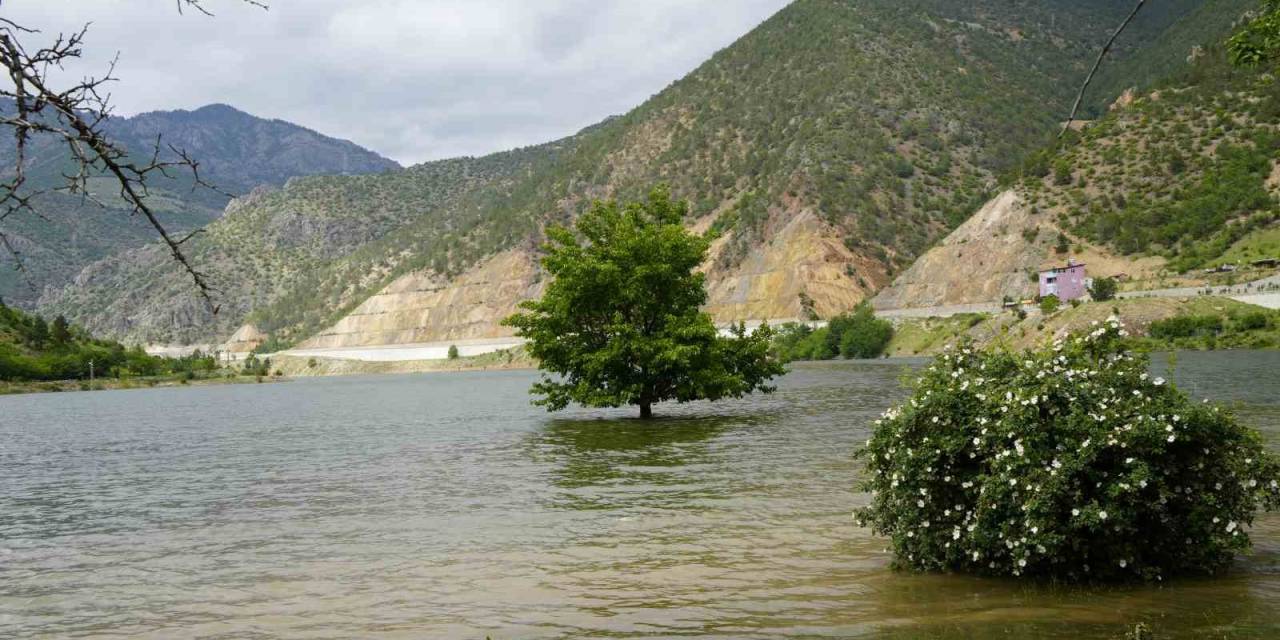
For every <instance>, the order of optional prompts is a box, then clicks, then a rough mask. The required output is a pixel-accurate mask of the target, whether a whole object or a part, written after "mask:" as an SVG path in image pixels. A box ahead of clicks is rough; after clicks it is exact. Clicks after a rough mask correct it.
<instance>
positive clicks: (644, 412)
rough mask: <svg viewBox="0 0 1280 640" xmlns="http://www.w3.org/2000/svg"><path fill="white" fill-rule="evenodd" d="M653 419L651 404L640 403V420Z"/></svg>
mask: <svg viewBox="0 0 1280 640" xmlns="http://www.w3.org/2000/svg"><path fill="white" fill-rule="evenodd" d="M652 417H653V404H651V403H649V402H644V401H642V402H641V403H640V418H641V419H644V420H648V419H649V418H652Z"/></svg>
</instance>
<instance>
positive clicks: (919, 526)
mask: <svg viewBox="0 0 1280 640" xmlns="http://www.w3.org/2000/svg"><path fill="white" fill-rule="evenodd" d="M1125 342H1126V338H1125V332H1124V331H1123V329H1121V328H1120V324H1119V322H1118V321H1117V320H1116V319H1114V318H1112V319H1110V320H1108V321H1107V322H1106V323H1104V324H1101V325H1098V326H1096V327H1095V330H1094V331H1092V332H1091V333H1087V334H1079V335H1073V336H1071V337H1069V338H1068V339H1066V340H1062V341H1058V342H1055V343H1054V344H1052V345H1050V346H1046V347H1045V348H1043V349H1041V350H1039V351H1029V352H1024V353H1015V352H1011V351H1007V350H1001V349H996V350H990V351H980V350H977V349H974V348H973V347H972V346H970V345H962V346H960V347H958V348H955V349H953V350H951V351H949V352H947V353H946V354H944V355H942V356H939V357H938V358H937V359H936V360H935V361H934V362H933V364H932V365H931V366H930V367H929V368H928V369H926V370H925V372H924V374H923V376H922V377H921V378H920V380H919V384H918V386H917V387H916V389H915V393H914V395H913V396H912V398H911V399H910V401H908V402H907V403H905V404H903V405H902V406H901V407H898V408H894V409H891V410H889V411H888V412H886V413H885V415H884V417H883V418H881V419H880V420H877V421H876V423H875V424H876V426H875V432H874V434H873V436H872V438H871V439H870V440H868V442H867V447H866V448H865V449H863V450H862V451H861V452H860V453H859V455H860V456H861V457H862V458H864V459H865V460H866V461H867V472H868V475H869V479H868V480H867V481H866V489H868V490H870V491H872V492H873V497H872V502H871V505H870V506H868V507H866V508H864V509H861V510H859V511H858V512H857V513H855V514H854V517H855V518H857V519H858V520H859V521H860V522H861V523H862V524H864V525H865V526H871V527H872V528H873V529H874V530H875V531H876V532H877V533H878V534H883V535H887V536H889V537H890V538H891V539H892V546H893V550H894V553H895V556H896V560H895V563H896V564H897V565H898V566H903V567H908V568H913V569H919V570H955V571H966V572H974V573H984V574H993V575H1015V576H1052V577H1055V578H1063V579H1069V580H1126V579H1146V580H1159V579H1163V578H1164V577H1165V576H1170V575H1174V574H1181V573H1206V572H1207V573H1212V572H1215V571H1218V570H1220V569H1223V568H1224V567H1226V566H1227V565H1228V564H1229V563H1230V561H1231V559H1232V556H1233V554H1234V553H1235V552H1237V551H1240V550H1243V549H1245V548H1247V547H1248V546H1249V536H1248V533H1247V527H1248V526H1249V525H1250V524H1251V523H1252V521H1253V516H1254V513H1255V512H1256V511H1257V510H1258V509H1259V508H1260V507H1266V508H1276V507H1278V506H1280V488H1278V487H1277V477H1278V476H1280V463H1278V462H1277V460H1276V459H1275V458H1274V457H1273V456H1271V455H1270V454H1268V453H1267V452H1266V451H1265V450H1264V449H1263V446H1262V442H1261V439H1260V436H1259V435H1258V434H1257V432H1255V431H1253V430H1251V429H1249V428H1246V427H1243V426H1241V425H1240V424H1239V423H1237V422H1236V420H1235V419H1234V418H1233V417H1232V416H1231V414H1230V413H1228V412H1226V411H1224V410H1222V409H1220V408H1218V407H1216V406H1212V405H1209V404H1207V403H1205V404H1195V403H1193V402H1191V401H1190V400H1189V399H1187V397H1186V396H1185V395H1183V394H1182V393H1180V392H1179V391H1177V390H1176V389H1174V388H1173V387H1172V385H1169V384H1166V383H1165V381H1164V380H1162V379H1159V378H1152V377H1150V376H1149V375H1148V373H1147V360H1146V358H1145V357H1138V356H1135V355H1133V354H1131V353H1128V352H1127V351H1126V350H1125V346H1124V345H1125Z"/></svg>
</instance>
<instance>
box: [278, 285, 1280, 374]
mask: <svg viewBox="0 0 1280 640" xmlns="http://www.w3.org/2000/svg"><path fill="white" fill-rule="evenodd" d="M1199 295H1215V296H1225V297H1229V298H1232V299H1235V300H1240V301H1242V302H1248V303H1251V304H1256V305H1259V306H1263V307H1267V308H1269V309H1280V274H1277V275H1274V276H1271V277H1268V278H1263V279H1261V280H1255V281H1253V282H1250V283H1246V284H1241V285H1235V286H1230V287H1212V288H1208V289H1206V288H1204V287H1201V288H1195V287H1181V288H1174V289H1153V290H1150V291H1129V292H1125V293H1121V294H1119V297H1121V298H1146V297H1156V298H1189V297H1194V296H1199ZM1002 309H1003V305H1001V303H999V302H987V303H980V304H960V305H949V306H941V307H917V308H908V309H882V310H878V311H876V315H877V316H879V317H881V318H889V319H901V318H945V317H949V316H954V315H957V314H961V313H998V312H1000V311H1001V310H1002ZM796 321H797V320H796V319H795V318H779V319H774V320H769V321H768V322H769V324H771V325H773V326H777V325H780V324H783V323H786V322H796ZM761 322H762V321H760V320H752V321H748V322H747V323H746V324H747V328H748V329H752V330H754V329H755V328H756V327H759V326H760V324H761ZM808 324H809V325H810V326H812V327H814V328H818V327H823V326H826V324H827V323H825V322H822V321H817V322H809V323H808ZM720 333H721V334H722V335H726V334H728V328H727V327H721V331H720ZM521 344H524V340H522V339H520V338H490V339H482V340H454V341H442V342H419V343H414V344H397V345H384V346H376V347H335V348H326V349H290V350H288V351H284V352H282V353H283V354H284V355H289V356H297V357H303V358H335V359H339V360H364V361H369V362H401V361H405V360H444V359H446V358H448V357H449V347H450V346H457V347H458V353H459V355H462V356H478V355H482V354H486V353H493V352H495V351H502V350H504V349H510V348H512V347H517V346H520V345H521Z"/></svg>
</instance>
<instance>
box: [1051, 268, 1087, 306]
mask: <svg viewBox="0 0 1280 640" xmlns="http://www.w3.org/2000/svg"><path fill="white" fill-rule="evenodd" d="M1088 288H1089V281H1088V278H1086V277H1085V271H1084V265H1083V264H1076V263H1075V261H1074V260H1067V266H1065V267H1054V268H1052V269H1046V270H1044V271H1041V272H1040V297H1041V298H1044V297H1047V296H1057V297H1058V299H1059V300H1061V301H1063V302H1066V301H1067V300H1075V299H1076V298H1083V297H1084V295H1085V294H1086V293H1088Z"/></svg>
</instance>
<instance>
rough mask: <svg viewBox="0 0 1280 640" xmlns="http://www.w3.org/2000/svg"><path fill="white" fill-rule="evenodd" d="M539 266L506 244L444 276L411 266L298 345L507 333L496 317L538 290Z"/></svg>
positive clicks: (361, 343)
mask: <svg viewBox="0 0 1280 640" xmlns="http://www.w3.org/2000/svg"><path fill="white" fill-rule="evenodd" d="M542 287H543V281H542V276H541V270H540V269H539V267H538V265H537V263H536V261H535V259H534V258H533V256H532V255H530V254H529V253H528V252H526V251H522V250H509V251H504V252H502V253H499V254H497V255H495V256H493V257H491V258H489V259H488V260H485V261H483V262H481V263H480V264H479V265H477V266H476V267H475V268H473V269H471V270H470V271H468V272H466V273H464V274H463V275H461V276H459V277H457V278H455V279H454V280H453V281H447V280H444V279H443V278H440V277H439V276H436V275H433V274H430V273H426V272H415V273H411V274H408V275H405V276H403V277H400V278H398V279H396V280H395V281H394V282H392V283H391V284H390V285H388V286H387V287H386V288H385V289H383V290H382V291H380V292H378V293H377V294H375V295H374V296H372V297H370V298H369V299H368V300H365V301H364V303H362V304H361V305H360V306H359V307H357V308H356V309H355V311H353V312H351V314H350V315H347V316H346V317H344V318H343V319H342V320H339V321H338V323H337V324H335V325H334V326H332V327H330V328H328V329H325V330H324V331H321V332H320V333H319V334H317V335H316V336H315V337H314V338H312V339H310V340H308V341H306V342H305V343H303V345H301V346H302V347H304V348H328V347H363V346H373V345H384V344H408V343H415V342H435V341H440V340H464V339H470V338H495V337H501V336H509V335H511V330H510V329H508V328H506V327H503V326H501V325H500V324H499V323H500V322H501V321H502V319H503V318H505V317H507V316H508V315H510V314H512V313H514V312H515V311H516V305H518V304H519V303H520V302H521V301H522V300H528V299H530V298H536V297H538V296H539V295H541V294H542Z"/></svg>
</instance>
